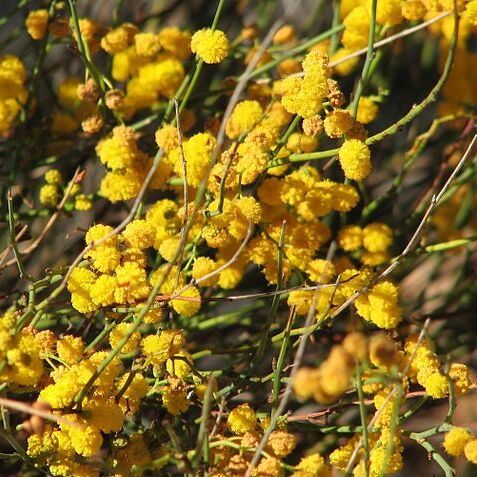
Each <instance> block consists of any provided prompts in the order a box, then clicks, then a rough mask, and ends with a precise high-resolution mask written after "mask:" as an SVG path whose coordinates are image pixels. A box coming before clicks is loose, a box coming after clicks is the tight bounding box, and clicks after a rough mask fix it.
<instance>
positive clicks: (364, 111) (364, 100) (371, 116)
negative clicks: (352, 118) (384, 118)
mask: <svg viewBox="0 0 477 477" xmlns="http://www.w3.org/2000/svg"><path fill="white" fill-rule="evenodd" d="M377 115H378V106H377V105H376V103H375V102H374V101H373V99H372V98H370V97H369V96H361V98H359V103H358V114H357V115H356V119H357V121H359V122H360V123H362V124H368V123H370V122H372V121H374V120H375V119H376V116H377Z"/></svg>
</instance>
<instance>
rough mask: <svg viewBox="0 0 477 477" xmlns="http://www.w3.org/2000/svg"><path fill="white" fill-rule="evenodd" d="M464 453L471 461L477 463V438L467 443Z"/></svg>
mask: <svg viewBox="0 0 477 477" xmlns="http://www.w3.org/2000/svg"><path fill="white" fill-rule="evenodd" d="M464 455H465V458H466V459H467V460H468V461H469V462H472V463H473V464H477V439H472V440H471V441H469V442H468V443H467V444H466V445H465V447H464Z"/></svg>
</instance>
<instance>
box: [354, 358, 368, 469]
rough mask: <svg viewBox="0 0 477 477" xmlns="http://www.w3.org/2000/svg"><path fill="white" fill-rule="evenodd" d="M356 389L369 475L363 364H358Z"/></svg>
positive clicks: (365, 467)
mask: <svg viewBox="0 0 477 477" xmlns="http://www.w3.org/2000/svg"><path fill="white" fill-rule="evenodd" d="M356 389H357V391H358V399H359V416H360V419H361V427H362V436H363V450H364V474H365V476H366V477H368V476H369V435H368V413H367V410H366V405H365V403H364V392H363V380H362V370H361V365H360V364H358V365H357V366H356Z"/></svg>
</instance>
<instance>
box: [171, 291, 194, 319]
mask: <svg viewBox="0 0 477 477" xmlns="http://www.w3.org/2000/svg"><path fill="white" fill-rule="evenodd" d="M180 296H181V297H184V299H175V300H172V302H171V304H172V308H174V311H176V312H177V313H179V315H182V316H194V315H196V314H197V312H198V311H199V310H200V306H201V299H200V293H199V290H197V288H195V287H191V288H189V289H187V290H185V291H184V292H182V293H181V294H180Z"/></svg>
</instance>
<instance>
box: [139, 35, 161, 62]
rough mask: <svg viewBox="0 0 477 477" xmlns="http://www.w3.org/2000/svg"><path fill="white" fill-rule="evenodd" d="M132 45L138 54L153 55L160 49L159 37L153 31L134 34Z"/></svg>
mask: <svg viewBox="0 0 477 477" xmlns="http://www.w3.org/2000/svg"><path fill="white" fill-rule="evenodd" d="M134 46H135V47H136V51H137V54H138V55H141V56H148V57H150V56H154V55H155V54H156V53H158V52H159V50H160V49H161V44H160V43H159V37H158V36H157V35H155V34H154V33H138V34H137V35H135V36H134Z"/></svg>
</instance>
